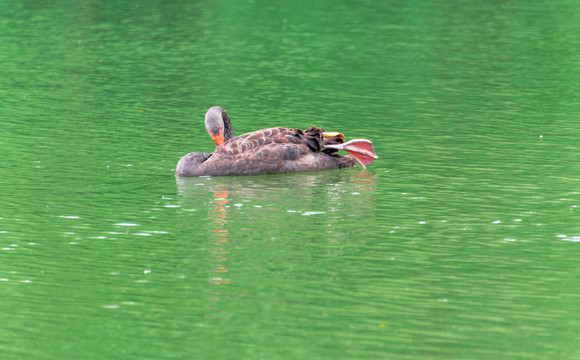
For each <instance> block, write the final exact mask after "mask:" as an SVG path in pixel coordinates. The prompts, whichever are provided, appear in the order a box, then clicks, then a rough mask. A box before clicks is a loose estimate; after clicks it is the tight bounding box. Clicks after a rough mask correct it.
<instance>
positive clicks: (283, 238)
mask: <svg viewBox="0 0 580 360" xmlns="http://www.w3.org/2000/svg"><path fill="white" fill-rule="evenodd" d="M176 181H177V190H178V191H177V192H178V201H179V204H180V207H179V210H178V222H179V225H180V228H182V229H183V230H184V231H186V232H188V233H189V234H192V235H194V236H191V237H190V239H191V240H190V241H191V245H190V246H191V247H192V248H193V249H195V250H200V251H202V252H204V253H205V254H206V256H204V257H205V258H206V259H207V260H206V261H207V262H208V264H207V266H208V268H207V271H208V277H209V279H208V283H209V284H211V285H212V286H218V288H213V290H209V289H208V291H209V296H210V298H211V302H210V308H211V309H212V310H211V311H210V313H212V314H213V315H211V316H209V318H212V319H218V318H219V319H225V318H227V314H225V313H223V312H220V311H217V309H216V308H215V307H216V306H218V305H217V303H216V302H220V301H228V299H229V295H228V294H229V293H230V292H231V291H234V290H231V289H230V290H228V288H229V286H228V285H230V284H231V283H232V282H233V283H235V281H236V279H235V278H232V276H231V273H230V270H231V267H232V265H229V266H228V259H230V256H232V255H235V254H236V250H237V251H238V252H239V251H246V252H247V250H248V249H249V248H253V247H256V246H257V247H258V248H260V247H261V246H263V245H264V243H265V242H266V241H267V242H268V243H269V244H270V243H271V242H272V241H274V242H279V243H278V244H277V245H275V246H279V247H284V246H285V245H284V244H285V243H287V242H300V241H318V240H320V241H328V242H341V241H350V240H349V239H348V238H349V236H348V235H346V234H345V231H349V232H351V231H355V230H354V229H356V226H348V228H347V227H345V225H344V222H345V221H348V222H357V221H365V222H366V221H372V220H373V218H374V217H375V201H374V196H375V189H376V185H377V182H378V177H377V176H376V175H375V174H373V173H372V172H370V171H368V170H362V171H361V170H358V169H352V170H351V169H347V170H342V171H320V172H309V173H296V174H284V175H263V176H251V177H247V176H246V177H197V178H186V177H177V178H176ZM341 223H343V224H341ZM305 229H311V230H312V233H313V234H316V240H312V239H308V240H305V239H304V238H303V237H302V235H303V234H304V232H305V231H304V230H305ZM345 229H347V230H345ZM291 234H295V235H296V236H297V237H292V235H291ZM260 243H261V244H262V245H260ZM241 248H243V249H241ZM232 252H233V254H232ZM238 255H239V256H242V257H243V256H247V253H244V254H238ZM238 261H239V260H238ZM234 264H238V263H237V262H236V263H234ZM238 265H239V264H238ZM238 291H239V290H238Z"/></svg>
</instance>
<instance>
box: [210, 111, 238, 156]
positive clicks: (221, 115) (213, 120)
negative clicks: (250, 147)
mask: <svg viewBox="0 0 580 360" xmlns="http://www.w3.org/2000/svg"><path fill="white" fill-rule="evenodd" d="M205 129H206V130H207V132H208V134H209V136H211V138H212V139H213V141H214V142H215V143H216V145H219V146H221V147H222V148H223V149H225V147H226V145H225V144H226V141H228V140H229V139H231V138H232V137H234V134H233V131H232V125H231V122H230V117H229V116H228V113H227V112H226V111H225V110H224V109H223V108H221V107H219V106H214V107H212V108H211V109H209V110H208V111H207V113H205Z"/></svg>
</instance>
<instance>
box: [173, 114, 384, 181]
mask: <svg viewBox="0 0 580 360" xmlns="http://www.w3.org/2000/svg"><path fill="white" fill-rule="evenodd" d="M205 126H206V129H207V131H208V133H209V134H210V136H211V137H212V138H213V139H214V141H215V143H216V148H215V151H214V152H213V153H190V154H187V155H185V156H184V157H182V158H181V160H179V163H178V164H177V168H176V169H175V174H176V175H178V176H223V175H261V174H281V173H292V172H301V171H314V170H329V169H340V168H345V167H352V166H354V165H355V163H356V160H355V158H354V157H353V156H350V155H346V156H340V155H336V154H334V153H335V152H337V151H338V149H337V148H326V146H327V145H334V146H337V147H340V145H339V144H342V143H344V136H343V135H342V134H340V133H333V134H330V135H328V134H324V130H323V129H320V128H316V127H311V128H309V129H308V130H306V131H302V130H300V129H294V130H292V129H288V128H283V127H276V128H269V129H263V130H258V131H254V132H250V133H247V134H243V135H239V136H235V137H234V134H233V130H232V125H231V122H230V118H229V116H228V114H227V113H226V111H225V110H224V109H222V108H221V107H219V106H214V107H212V108H211V109H209V110H208V112H207V113H206V115H205ZM369 143H370V142H369ZM371 147H372V145H371ZM373 155H374V152H373ZM375 158H376V156H375Z"/></svg>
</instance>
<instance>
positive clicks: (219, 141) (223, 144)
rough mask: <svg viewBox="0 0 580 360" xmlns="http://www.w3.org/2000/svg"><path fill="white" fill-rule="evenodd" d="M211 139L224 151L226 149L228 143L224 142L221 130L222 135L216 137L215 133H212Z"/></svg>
mask: <svg viewBox="0 0 580 360" xmlns="http://www.w3.org/2000/svg"><path fill="white" fill-rule="evenodd" d="M210 135H211V138H212V139H213V141H214V142H215V143H216V145H219V146H221V147H222V149H225V148H226V142H225V140H224V134H223V133H222V131H221V130H220V133H219V134H217V135H215V134H214V133H210Z"/></svg>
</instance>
